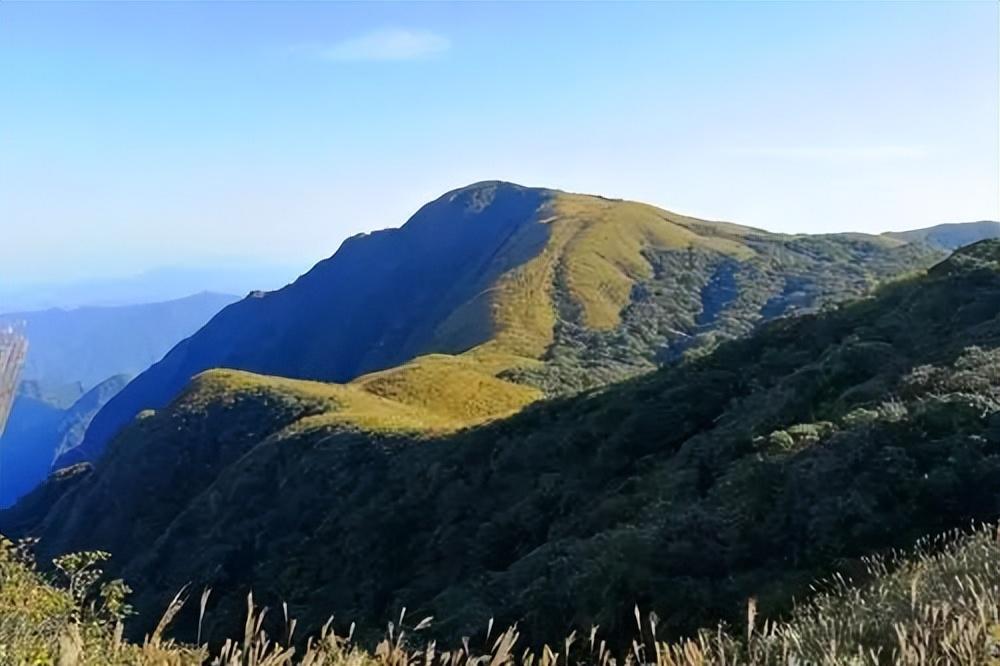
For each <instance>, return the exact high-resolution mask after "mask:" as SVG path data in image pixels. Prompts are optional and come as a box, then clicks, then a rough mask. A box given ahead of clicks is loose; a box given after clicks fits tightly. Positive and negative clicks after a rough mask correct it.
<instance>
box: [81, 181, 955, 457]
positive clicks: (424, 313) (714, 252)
mask: <svg viewBox="0 0 1000 666" xmlns="http://www.w3.org/2000/svg"><path fill="white" fill-rule="evenodd" d="M942 256H943V253H942V252H941V251H940V250H937V249H935V248H930V247H928V246H925V245H924V244H921V243H906V242H904V241H900V240H898V239H890V238H887V237H879V236H864V235H858V234H849V235H843V236H836V235H825V236H788V235H782V234H772V233H769V232H766V231H762V230H758V229H752V228H749V227H741V226H739V225H736V224H733V223H724V222H707V221H703V220H698V219H696V218H691V217H687V216H683V215H678V214H675V213H671V212H669V211H665V210H662V209H658V208H655V207H653V206H650V205H647V204H641V203H636V202H629V201H620V200H610V199H605V198H601V197H596V196H592V195H580V194H569V193H564V192H560V191H557V190H550V189H544V188H526V187H522V186H519V185H515V184H510V183H503V182H499V181H487V182H483V183H477V184H474V185H472V186H468V187H464V188H459V189H456V190H452V191H450V192H448V193H446V194H444V195H442V196H441V197H439V198H438V199H436V200H434V201H432V202H430V203H428V204H426V205H424V206H423V207H421V209H420V210H418V211H417V213H415V214H414V215H413V217H411V218H410V220H408V221H407V223H406V224H404V225H403V226H402V227H400V228H398V229H390V230H382V231H379V232H374V233H370V234H364V235H357V236H353V237H351V238H350V239H348V240H347V241H345V242H344V243H343V244H342V246H341V247H340V249H338V251H337V252H336V253H335V254H334V255H333V256H331V257H330V258H328V259H326V260H324V261H321V262H319V263H318V264H317V265H316V266H315V267H314V268H313V269H312V270H310V271H309V272H307V273H306V274H305V275H303V276H302V277H300V278H299V279H298V280H296V281H295V282H294V283H293V284H291V285H289V286H287V287H285V288H284V289H281V290H278V291H275V292H269V293H262V294H255V295H253V296H252V297H251V298H247V299H244V300H242V301H240V302H238V303H236V304H234V305H232V306H230V307H229V308H227V309H226V310H224V311H223V312H221V313H220V314H219V315H218V316H217V317H215V318H214V319H213V320H212V321H211V322H210V323H209V324H208V325H206V326H205V327H204V328H203V329H202V330H201V331H199V332H198V333H197V334H196V335H194V336H193V337H192V338H189V339H188V340H185V341H184V342H182V343H181V344H179V345H178V346H177V347H175V348H174V349H173V350H172V351H171V352H170V353H169V354H168V355H167V356H166V357H165V358H164V359H163V360H162V361H161V362H160V363H158V364H156V365H155V366H154V367H152V368H151V369H150V370H149V371H147V372H146V373H143V374H142V375H140V376H139V377H138V378H137V379H136V380H134V381H133V382H132V384H131V385H130V386H129V387H127V388H126V390H125V391H123V393H122V394H121V395H120V396H118V397H116V398H115V399H114V400H112V401H111V402H110V403H109V405H108V406H107V407H106V408H105V409H104V410H102V411H101V413H100V414H99V415H98V417H97V418H96V419H95V420H94V422H93V424H92V426H91V429H90V430H89V431H88V433H87V436H86V438H85V440H84V442H83V444H82V446H81V447H80V449H79V450H78V451H76V452H75V454H74V455H73V456H67V457H66V459H65V460H64V461H63V462H64V463H66V464H69V463H73V462H77V461H80V460H95V459H96V458H97V457H98V456H99V455H100V453H101V451H102V450H103V448H104V447H105V446H106V444H107V443H108V441H110V439H111V438H112V437H113V436H114V435H115V433H116V432H118V430H119V429H120V428H121V427H123V426H124V425H126V424H127V423H128V422H129V420H130V419H131V418H132V417H133V416H134V415H135V414H138V413H139V412H140V411H142V410H144V409H150V408H152V409H157V408H161V407H163V406H165V405H166V404H167V403H168V402H169V401H170V399H171V398H172V397H173V396H175V395H177V393H178V392H179V391H181V390H182V389H183V387H184V386H185V384H186V383H187V381H188V380H189V379H190V378H191V377H193V376H194V375H195V374H197V373H198V372H201V371H204V370H208V369H211V368H215V367H228V368H233V369H242V370H248V371H251V372H254V373H258V374H270V375H276V376H285V377H292V378H300V379H307V380H321V381H332V382H338V383H345V382H351V381H353V380H357V379H358V378H359V377H362V376H364V375H366V374H368V373H372V372H387V371H389V370H390V369H391V368H402V366H403V365H404V364H407V363H411V362H415V361H416V360H417V359H421V358H423V360H422V361H420V365H419V367H420V368H421V370H422V372H411V370H412V366H411V367H410V368H408V369H407V371H405V372H404V371H403V370H400V371H399V372H400V376H402V375H406V376H409V377H414V378H417V379H419V378H421V377H426V376H428V375H429V374H433V373H431V371H430V369H432V368H433V370H434V371H435V372H437V374H444V372H445V369H446V367H445V366H451V367H462V368H464V369H465V370H467V371H470V372H475V373H479V375H478V376H477V380H476V381H475V382H473V384H474V385H477V386H483V387H484V388H485V387H486V386H488V385H489V386H492V387H493V388H492V389H490V390H493V391H494V393H495V392H496V391H495V389H498V388H499V387H503V389H504V391H503V392H504V393H505V394H506V397H505V398H504V399H503V400H501V404H502V405H503V407H502V409H500V410H498V411H497V412H496V413H492V414H490V413H484V412H482V411H481V410H478V411H477V412H476V414H475V415H474V416H472V417H470V418H469V419H468V420H467V421H466V423H465V424H466V425H469V424H473V423H475V422H478V421H479V420H483V419H488V418H493V417H498V416H503V415H505V414H507V413H510V411H511V410H516V409H517V408H520V407H523V406H524V405H525V404H529V403H530V402H531V401H532V400H533V399H535V398H536V397H539V396H541V395H555V394H558V393H561V392H565V391H572V390H579V389H581V388H586V387H587V386H590V385H598V384H600V383H605V382H608V381H614V380H616V379H621V378H624V377H626V376H629V375H631V374H636V373H638V372H643V371H648V370H650V369H653V368H655V367H656V366H657V365H658V364H659V363H661V362H662V361H663V360H664V359H669V358H671V357H673V356H676V355H678V354H683V353H690V352H691V351H693V350H695V351H696V350H697V349H699V348H709V347H711V346H712V345H713V344H715V343H716V342H717V341H718V340H721V339H725V338H727V337H732V336H733V335H741V334H744V333H746V332H747V331H749V330H751V329H752V328H753V326H755V325H756V324H757V323H759V321H762V320H764V319H768V318H773V317H775V316H781V315H783V314H788V313H790V312H794V311H799V310H808V309H810V308H814V307H818V306H820V305H822V304H823V303H826V302H830V301H832V300H836V299H837V298H840V297H844V296H856V295H859V294H861V293H864V292H865V291H866V290H868V289H870V288H871V287H872V286H873V285H874V284H875V283H877V282H878V281H880V280H882V279H886V278H889V277H892V276H895V275H898V274H900V273H902V272H905V271H907V270H914V269H919V268H920V267H927V266H929V265H930V264H931V263H933V262H934V261H935V260H938V259H940V258H941V257H942ZM696 290H700V291H701V292H703V294H702V296H703V299H704V298H708V299H712V298H715V296H716V294H717V292H720V291H721V292H723V295H724V297H723V298H722V299H721V300H718V299H717V300H718V302H715V303H713V304H712V306H711V307H712V308H713V309H715V310H717V312H714V313H713V314H712V316H711V317H700V313H701V311H702V310H704V309H705V306H704V304H703V303H700V302H695V301H694V300H691V296H692V294H693V293H694V292H695V291H696ZM694 298H695V299H696V300H697V299H698V298H699V297H694ZM685 299H687V301H685ZM680 301H685V302H683V303H680ZM689 301H690V302H689ZM616 345H617V346H619V347H621V348H622V349H623V350H625V349H627V350H628V351H629V352H630V353H625V351H623V352H622V353H615V352H614V351H613V349H612V347H614V346H616ZM595 349H596V350H598V351H596V352H595V351H593V350H595ZM633 352H634V353H633ZM435 354H437V355H440V354H445V355H450V356H452V357H456V358H454V359H449V360H447V361H445V359H444V358H443V357H438V356H434V355H435ZM456 359H457V360H456ZM400 376H397V377H396V378H395V380H394V381H395V383H396V384H397V388H396V389H394V393H395V395H397V396H404V397H406V396H413V395H415V394H417V393H419V391H418V390H416V388H414V389H413V390H407V389H406V388H405V387H402V386H401V384H405V382H403V381H402V380H401V379H400ZM497 381H499V382H501V383H500V384H497ZM382 384H383V385H384V384H385V382H384V381H383V382H382ZM359 385H360V386H361V387H362V388H363V387H364V386H366V385H367V386H374V385H375V384H373V383H372V382H360V383H359ZM525 387H528V388H527V389H525ZM423 388H426V384H425V385H424V386H423Z"/></svg>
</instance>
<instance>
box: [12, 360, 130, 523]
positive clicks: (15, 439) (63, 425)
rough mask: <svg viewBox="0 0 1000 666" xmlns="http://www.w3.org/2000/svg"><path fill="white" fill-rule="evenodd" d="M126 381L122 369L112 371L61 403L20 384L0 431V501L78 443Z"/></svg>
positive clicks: (40, 476)
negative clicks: (6, 425) (5, 426)
mask: <svg viewBox="0 0 1000 666" xmlns="http://www.w3.org/2000/svg"><path fill="white" fill-rule="evenodd" d="M127 383H128V377H127V376H126V375H116V376H115V377H112V378H110V379H107V380H105V381H103V382H101V383H100V384H98V385H97V386H95V387H94V388H93V389H91V390H90V391H88V392H87V393H85V394H83V395H81V396H79V397H78V398H77V399H76V400H75V401H74V402H73V403H72V404H71V405H69V406H68V407H66V408H62V407H60V406H59V403H58V402H56V401H54V400H53V398H52V397H49V396H45V395H41V394H39V393H38V392H37V390H35V387H34V386H32V385H30V384H29V385H28V386H24V387H22V391H21V393H20V395H18V397H17V399H16V400H15V402H14V407H13V410H12V411H11V416H10V427H9V428H8V430H7V432H5V433H4V434H3V435H2V436H0V507H6V506H10V505H11V504H13V503H14V502H15V501H16V500H17V499H19V498H20V497H21V496H22V495H24V494H26V493H27V492H28V491H30V490H31V489H32V488H34V487H35V486H37V485H38V484H39V483H41V482H42V481H44V480H45V478H46V477H47V476H48V475H49V473H50V472H51V471H52V463H53V461H54V460H55V459H56V458H57V457H59V456H61V455H62V454H64V453H66V452H67V451H70V450H72V449H74V448H75V447H77V446H79V444H80V442H81V441H82V439H83V435H84V433H85V432H86V429H87V426H88V425H90V422H91V420H92V419H93V418H94V416H95V415H96V414H97V412H98V411H99V410H100V409H101V407H103V406H104V405H105V404H106V403H107V401H108V400H110V399H111V397H112V396H114V395H115V394H116V393H118V392H119V391H120V390H121V389H122V388H124V386H125V384H127ZM25 389H27V390H25Z"/></svg>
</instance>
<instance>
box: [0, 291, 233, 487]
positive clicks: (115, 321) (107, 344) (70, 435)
mask: <svg viewBox="0 0 1000 666" xmlns="http://www.w3.org/2000/svg"><path fill="white" fill-rule="evenodd" d="M235 300H236V298H235V297H233V296H226V295H221V294H210V293H203V294H198V295H195V296H190V297H187V298H182V299H179V300H176V301H168V302H165V303H151V304H144V305H131V306H121V307H85V308H77V309H71V310H61V309H53V310H45V311H41V312H26V313H11V314H7V315H0V330H3V329H4V328H6V327H8V326H15V327H16V328H17V330H18V333H19V335H23V336H24V337H26V338H27V340H28V350H27V356H26V361H25V365H24V369H23V372H22V375H21V378H22V379H23V382H22V383H21V385H20V389H19V391H17V393H18V395H17V398H16V400H15V401H14V404H13V409H12V411H11V414H10V419H9V427H8V429H7V431H6V433H4V434H3V436H2V437H0V506H5V505H7V504H9V503H11V502H13V501H14V500H15V499H17V498H18V497H20V496H21V495H22V494H24V493H25V492H27V491H29V490H31V489H32V488H34V487H35V486H36V485H37V484H38V483H40V482H41V481H43V480H44V479H45V477H46V476H48V474H49V473H50V472H51V470H52V464H53V462H54V460H55V459H56V458H57V457H59V456H61V455H63V454H65V453H68V452H70V451H72V450H74V449H75V448H76V447H77V446H78V445H79V444H80V443H81V441H82V440H83V436H84V433H85V431H86V429H87V426H89V425H90V421H91V419H93V417H94V416H95V415H96V414H97V412H98V410H99V409H100V408H101V407H103V406H104V404H105V403H106V402H107V401H108V400H110V399H111V397H112V396H114V395H115V394H116V393H118V391H120V390H121V389H122V388H123V387H124V386H125V384H126V383H127V379H128V378H129V377H131V376H134V375H136V374H138V373H140V372H142V371H143V370H145V369H146V368H148V367H149V366H150V365H152V364H153V363H154V362H156V361H157V360H159V359H160V358H162V357H163V355H164V354H165V353H167V351H169V350H170V348H171V347H173V346H174V345H176V344H177V343H178V342H179V341H181V340H183V339H184V338H185V337H187V336H189V335H191V334H192V333H194V332H195V331H197V330H198V329H199V328H200V327H201V326H202V325H204V324H205V323H206V322H207V321H209V320H210V319H211V318H212V316H214V315H215V314H216V313H217V312H218V311H219V310H221V309H222V308H223V307H225V306H226V305H228V304H230V303H232V302H233V301H235Z"/></svg>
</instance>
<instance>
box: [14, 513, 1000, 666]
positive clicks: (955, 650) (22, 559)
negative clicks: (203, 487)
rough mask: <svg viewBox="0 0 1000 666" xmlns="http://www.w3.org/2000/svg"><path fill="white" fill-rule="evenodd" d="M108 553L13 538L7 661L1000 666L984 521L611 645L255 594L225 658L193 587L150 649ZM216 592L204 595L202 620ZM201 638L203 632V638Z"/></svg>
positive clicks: (651, 627)
mask: <svg viewBox="0 0 1000 666" xmlns="http://www.w3.org/2000/svg"><path fill="white" fill-rule="evenodd" d="M106 558H107V555H106V554H104V553H89V554H79V555H72V556H67V557H64V558H60V559H59V560H57V562H56V570H57V572H59V576H60V577H61V582H60V580H52V579H49V578H48V577H46V576H44V575H42V574H40V573H39V572H38V571H37V570H36V569H35V567H34V564H33V562H32V561H31V559H30V556H28V555H27V551H26V550H25V549H24V548H19V547H17V546H14V545H13V544H11V543H10V542H7V541H0V666H22V665H23V666H28V665H31V666H195V665H199V666H200V665H210V666H515V665H516V666H574V665H576V664H594V665H595V666H638V665H640V664H642V665H644V666H645V665H648V664H655V666H783V665H796V666H810V665H815V666H946V665H952V664H955V665H969V666H973V665H976V666H978V665H982V664H989V665H991V666H992V665H997V666H1000V569H998V566H1000V533H998V532H997V531H996V530H995V528H989V529H987V528H983V529H980V530H978V531H977V532H975V533H974V534H972V535H971V536H967V537H964V538H957V535H950V536H949V537H948V540H947V541H939V540H928V541H925V542H923V543H921V544H919V545H918V547H917V549H916V550H915V552H913V553H910V554H909V555H908V556H905V557H904V556H903V555H900V554H895V555H893V556H891V557H888V558H879V559H872V560H870V561H868V562H867V565H868V571H869V574H870V575H871V577H872V578H871V580H870V582H868V583H867V584H864V585H860V586H859V585H854V584H852V582H851V581H849V580H845V579H844V578H841V577H834V578H833V579H831V581H829V582H828V584H827V585H826V586H825V591H824V592H821V593H818V594H817V595H815V596H814V597H813V598H812V599H811V600H810V601H808V602H806V603H804V604H801V605H800V606H798V607H797V608H796V610H795V611H794V612H793V613H792V614H791V616H790V617H789V618H788V619H786V620H785V621H772V620H765V621H764V622H763V623H759V622H758V614H757V605H756V601H755V600H754V599H750V600H749V601H748V603H747V615H746V627H745V628H744V630H743V631H740V632H732V631H729V630H727V628H725V627H723V626H720V627H717V628H715V629H713V630H704V631H702V632H700V633H698V634H697V635H696V636H692V637H690V638H688V639H684V640H680V641H676V642H664V641H660V640H658V639H657V622H658V619H657V617H656V615H655V614H653V613H650V614H649V615H647V616H645V617H644V616H643V615H642V613H640V611H639V609H638V608H636V611H635V616H636V626H637V631H636V639H635V640H634V641H633V643H632V646H631V649H630V650H628V651H627V652H626V653H625V654H622V655H618V656H615V655H612V654H611V651H610V650H609V649H608V648H607V645H606V643H605V642H604V641H603V640H600V639H599V632H598V628H596V627H594V628H592V629H591V631H590V632H589V637H588V638H587V639H586V640H578V637H577V634H576V633H575V632H574V633H572V634H570V635H569V636H568V637H567V638H566V639H565V640H564V641H563V642H562V644H561V645H560V646H559V650H558V651H557V650H555V649H553V648H552V647H551V646H548V645H546V646H542V647H541V648H540V649H539V650H537V651H535V650H532V649H527V648H522V647H520V646H519V639H520V633H519V631H518V628H517V627H516V626H514V627H510V628H508V629H507V630H505V631H502V632H500V633H498V634H494V627H493V623H492V621H491V622H490V623H489V625H488V626H487V628H486V631H485V635H484V639H483V641H482V650H481V651H476V650H475V649H474V648H473V647H472V644H473V643H474V641H472V640H470V639H464V640H463V641H461V643H460V645H458V646H457V647H455V648H452V649H450V650H448V649H440V648H439V647H438V646H437V644H436V643H435V642H433V641H426V642H421V641H419V640H416V639H415V638H414V636H419V634H420V632H421V631H422V630H424V629H426V628H427V627H428V626H430V624H431V618H424V619H423V620H421V621H420V622H417V623H415V624H414V625H413V626H410V627H408V626H407V625H406V611H405V609H404V610H403V612H402V613H401V614H400V617H399V618H398V621H397V622H395V623H390V624H389V625H388V628H387V631H386V634H385V637H384V638H383V640H382V641H381V642H380V643H379V644H378V645H377V646H375V648H374V649H373V650H370V651H368V650H365V649H363V648H362V647H361V646H359V645H358V644H356V643H355V642H354V641H353V640H352V636H353V628H352V631H350V632H349V633H348V635H346V636H341V635H338V634H337V633H336V632H335V631H333V629H332V626H333V623H332V619H331V621H330V622H327V624H326V625H325V626H324V627H323V628H322V629H321V630H320V631H319V633H318V634H317V635H315V636H312V637H310V638H308V639H307V640H306V641H305V642H304V643H303V644H302V645H301V646H300V647H298V648H297V647H296V646H294V645H293V642H292V641H293V637H294V632H295V621H294V619H293V618H290V617H289V615H288V609H287V607H283V609H282V610H283V617H284V636H283V639H282V640H281V641H276V640H274V639H272V638H271V637H270V636H268V634H267V633H266V631H265V630H264V628H263V627H264V621H265V618H266V616H267V609H266V608H261V607H259V606H257V605H256V604H255V602H254V599H253V596H252V595H250V596H248V598H247V616H246V622H245V624H244V631H243V635H242V636H241V637H240V638H239V639H237V640H233V639H230V640H227V641H226V642H225V643H224V644H223V645H222V647H221V648H219V649H218V651H216V652H215V653H214V654H212V653H210V652H209V650H208V649H207V647H205V646H191V645H182V644H178V643H176V642H174V641H172V640H171V639H169V638H166V634H167V633H168V630H169V626H170V624H171V622H172V621H173V620H174V618H175V617H176V616H177V614H178V612H179V611H180V610H181V608H182V607H183V606H184V604H185V603H186V602H187V594H186V592H187V590H186V589H185V590H181V591H180V592H178V594H177V595H176V596H175V597H174V599H173V601H172V602H171V603H170V604H169V605H168V606H167V609H166V610H165V612H164V613H163V616H162V618H161V619H160V622H159V623H158V624H157V626H156V628H155V630H154V631H153V632H152V633H151V634H150V635H149V636H148V637H147V639H146V640H145V641H144V642H143V643H142V644H140V645H136V644H131V643H128V642H126V641H124V640H123V639H122V621H123V620H124V618H125V617H126V616H127V615H128V614H129V613H130V609H129V608H128V607H127V605H125V604H124V601H123V599H124V594H125V592H127V588H125V587H124V585H122V584H121V583H115V582H112V583H107V584H104V585H103V586H100V587H99V588H98V587H97V583H98V580H99V578H100V571H99V569H97V564H98V563H100V562H101V561H103V560H104V559H106ZM208 598H209V592H208V591H206V592H205V593H203V594H202V596H201V601H200V604H199V637H200V635H201V634H200V625H201V621H202V620H203V619H204V616H205V612H206V606H207V602H208ZM199 640H200V638H199Z"/></svg>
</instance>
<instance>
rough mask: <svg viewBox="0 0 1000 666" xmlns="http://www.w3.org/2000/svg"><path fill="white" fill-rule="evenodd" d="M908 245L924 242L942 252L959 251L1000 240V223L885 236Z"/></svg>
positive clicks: (961, 224)
mask: <svg viewBox="0 0 1000 666" xmlns="http://www.w3.org/2000/svg"><path fill="white" fill-rule="evenodd" d="M883 235H884V236H888V237H890V238H896V239H898V240H902V241H906V242H908V243H913V242H923V243H927V244H928V245H932V246H934V247H938V248H941V249H942V250H948V251H951V250H957V249H958V248H960V247H962V246H964V245H971V244H972V243H975V242H977V241H981V240H984V239H986V238H1000V222H992V221H988V220H983V221H981V222H959V223H951V224H939V225H937V226H933V227H927V228H925V229H914V230H912V231H895V232H893V231H890V232H886V233H885V234H883Z"/></svg>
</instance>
